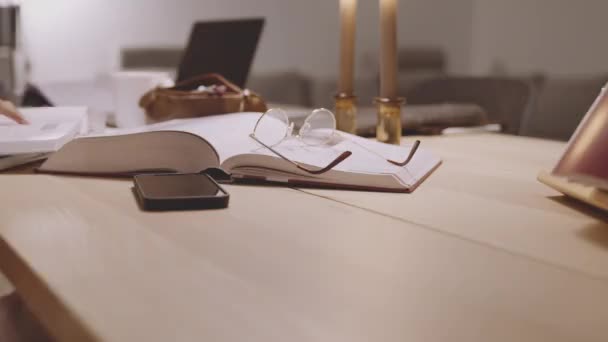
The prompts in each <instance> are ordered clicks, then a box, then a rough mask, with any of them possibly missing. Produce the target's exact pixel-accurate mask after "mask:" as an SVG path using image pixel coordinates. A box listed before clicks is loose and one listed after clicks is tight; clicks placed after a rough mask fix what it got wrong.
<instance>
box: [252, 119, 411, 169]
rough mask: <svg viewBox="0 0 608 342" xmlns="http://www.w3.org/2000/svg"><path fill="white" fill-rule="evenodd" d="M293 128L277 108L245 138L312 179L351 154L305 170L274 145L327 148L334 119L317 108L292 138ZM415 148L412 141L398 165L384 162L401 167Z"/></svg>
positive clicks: (341, 155)
mask: <svg viewBox="0 0 608 342" xmlns="http://www.w3.org/2000/svg"><path fill="white" fill-rule="evenodd" d="M294 127H295V124H294V122H292V121H290V120H289V117H288V116H287V114H286V113H285V111H283V110H282V109H280V108H273V109H270V110H268V111H267V112H266V113H264V114H262V116H260V118H259V119H258V121H257V122H256V124H255V127H254V128H253V133H251V134H249V136H250V137H251V138H252V139H253V140H255V141H256V142H258V143H259V144H260V145H262V146H264V147H265V148H267V149H268V150H270V151H271V152H272V153H274V154H276V155H277V156H279V157H280V158H282V159H284V160H285V161H287V162H289V163H291V164H293V165H294V166H295V167H297V168H298V169H300V170H303V171H305V172H308V173H310V174H314V175H319V174H322V173H325V172H327V171H329V170H331V169H333V168H334V167H336V165H338V164H340V163H341V162H342V161H344V160H345V159H346V158H348V157H350V156H351V155H352V152H351V151H345V152H343V153H342V154H340V155H339V156H338V157H337V158H336V159H334V160H333V161H332V162H330V163H329V164H327V166H325V167H323V168H321V169H318V170H312V169H309V168H307V167H305V166H303V165H301V164H299V163H297V162H295V161H293V160H291V159H289V158H287V157H285V156H284V155H282V154H281V153H280V152H278V151H277V150H276V149H274V148H273V146H276V145H278V144H279V143H281V142H282V141H284V140H286V139H288V138H296V139H299V140H301V141H302V142H303V143H304V144H306V145H309V146H320V145H324V144H327V143H329V142H331V141H332V139H333V138H334V136H335V134H336V117H335V116H334V114H333V113H332V112H331V111H329V110H327V109H325V108H319V109H315V110H313V111H312V112H311V113H310V115H308V116H307V117H306V119H305V120H304V123H303V124H302V126H301V127H300V129H299V130H298V133H297V134H295V135H294V134H293V131H294ZM419 146H420V141H418V140H416V141H415V142H414V144H413V145H412V148H411V149H410V151H409V154H408V156H407V158H406V159H405V160H404V161H402V162H398V161H394V160H390V159H386V161H388V162H389V163H391V164H393V165H396V166H405V165H407V164H408V163H409V162H410V161H411V160H412V158H413V157H414V154H415V153H416V151H417V150H418V147H419ZM372 152H373V151H372ZM373 153H375V152H373ZM376 154H377V153H376ZM382 158H384V157H382Z"/></svg>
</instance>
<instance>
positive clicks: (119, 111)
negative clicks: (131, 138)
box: [112, 71, 172, 128]
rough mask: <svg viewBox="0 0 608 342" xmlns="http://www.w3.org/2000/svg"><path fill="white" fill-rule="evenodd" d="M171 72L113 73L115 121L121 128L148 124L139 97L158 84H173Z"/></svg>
mask: <svg viewBox="0 0 608 342" xmlns="http://www.w3.org/2000/svg"><path fill="white" fill-rule="evenodd" d="M171 83H172V81H171V78H170V76H169V73H167V72H161V71H118V72H115V73H113V74H112V91H113V93H114V115H115V118H114V119H115V123H116V126H117V127H120V128H133V127H138V126H143V125H145V124H146V113H145V112H144V110H143V109H142V108H141V107H139V99H140V98H141V97H142V95H144V94H145V93H146V92H147V91H148V90H151V89H153V88H155V87H157V86H161V85H162V86H171Z"/></svg>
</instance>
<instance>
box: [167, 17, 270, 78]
mask: <svg viewBox="0 0 608 342" xmlns="http://www.w3.org/2000/svg"><path fill="white" fill-rule="evenodd" d="M263 27H264V19H263V18H252V19H238V20H222V21H208V22H197V23H195V24H194V26H193V28H192V32H191V33H190V40H189V42H188V46H187V48H186V51H185V52H184V56H183V57H182V61H181V63H180V66H179V69H178V73H177V82H180V81H183V80H187V79H189V78H192V77H195V76H198V75H200V74H205V73H218V74H221V75H222V76H224V77H225V78H227V79H228V80H229V81H232V82H233V83H234V84H236V85H237V86H239V87H241V88H244V87H245V84H246V82H247V77H248V76H249V70H250V68H251V64H252V62H253V58H254V56H255V51H256V49H257V45H258V41H259V39H260V36H261V34H262V29H263Z"/></svg>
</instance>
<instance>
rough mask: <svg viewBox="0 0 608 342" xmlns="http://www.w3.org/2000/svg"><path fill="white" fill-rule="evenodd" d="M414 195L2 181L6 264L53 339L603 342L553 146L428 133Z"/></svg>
mask: <svg viewBox="0 0 608 342" xmlns="http://www.w3.org/2000/svg"><path fill="white" fill-rule="evenodd" d="M423 146H426V147H427V148H432V149H433V150H435V152H436V153H437V154H439V155H440V156H441V157H442V158H443V159H444V164H443V165H442V166H441V167H440V168H439V169H438V170H437V171H436V172H435V173H434V174H433V175H432V176H431V177H430V178H429V179H428V180H427V181H426V182H425V183H424V184H423V185H422V186H421V187H420V188H418V190H416V192H414V193H413V194H409V195H408V194H386V193H371V192H354V191H330V190H314V189H289V188H279V187H261V186H237V185H234V186H228V187H227V188H228V189H227V190H228V191H229V192H230V193H231V196H232V198H231V204H230V208H229V209H227V210H216V211H200V212H171V213H145V212H141V211H140V210H139V209H138V208H137V205H136V202H135V200H134V198H133V195H132V193H131V189H130V188H131V182H130V181H120V180H105V179H82V178H74V177H55V176H45V175H4V176H1V177H0V188H1V189H2V192H1V193H0V196H1V197H0V202H1V203H2V205H1V206H0V268H1V269H2V271H3V272H4V273H5V274H6V275H7V276H8V278H9V279H10V280H11V281H12V282H13V283H14V285H15V286H16V288H17V289H18V291H20V292H21V294H22V295H23V297H24V298H25V300H26V302H27V304H28V305H29V306H30V307H31V308H32V310H33V312H34V313H35V314H36V315H37V316H38V317H39V318H40V320H41V321H42V322H43V323H44V325H45V326H47V328H48V329H49V330H50V331H51V333H52V334H53V335H54V336H56V337H57V338H58V339H59V340H62V341H89V340H103V341H264V342H268V341H447V340H449V341H467V342H471V341H606V340H608V330H606V329H605V325H606V321H607V319H608V267H607V266H608V224H607V223H606V216H605V215H604V214H601V213H598V212H596V211H593V210H590V209H588V208H587V207H584V206H581V205H578V204H576V203H575V202H572V201H569V200H566V199H564V198H562V197H561V196H559V195H558V193H557V192H554V191H553V190H551V189H549V188H547V187H545V186H543V185H542V184H539V183H538V182H536V181H535V177H536V174H537V172H538V171H540V170H541V169H543V168H545V169H547V168H550V167H551V165H553V163H554V162H555V160H556V158H557V157H558V156H559V154H560V153H561V150H562V149H563V147H564V146H563V144H561V143H556V142H548V141H543V140H534V139H525V138H515V137H507V136H501V135H481V136H454V137H436V138H425V139H423Z"/></svg>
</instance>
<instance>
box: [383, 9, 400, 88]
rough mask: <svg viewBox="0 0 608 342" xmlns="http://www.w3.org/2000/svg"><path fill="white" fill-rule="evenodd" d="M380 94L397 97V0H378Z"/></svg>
mask: <svg viewBox="0 0 608 342" xmlns="http://www.w3.org/2000/svg"><path fill="white" fill-rule="evenodd" d="M380 42H381V43H380V96H381V97H384V98H390V99H394V98H396V97H397V0H380Z"/></svg>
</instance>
